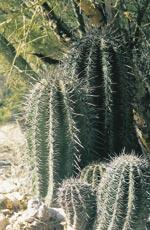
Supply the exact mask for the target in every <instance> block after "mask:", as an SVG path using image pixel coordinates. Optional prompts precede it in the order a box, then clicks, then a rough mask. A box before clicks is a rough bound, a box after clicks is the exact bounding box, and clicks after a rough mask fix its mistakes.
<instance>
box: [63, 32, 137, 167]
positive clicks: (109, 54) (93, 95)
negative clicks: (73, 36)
mask: <svg viewBox="0 0 150 230" xmlns="http://www.w3.org/2000/svg"><path fill="white" fill-rule="evenodd" d="M116 34H117V32H116ZM116 36H117V35H114V33H113V32H112V31H110V30H109V31H106V32H100V31H99V30H94V31H93V32H90V34H88V35H86V36H85V37H84V38H82V39H81V40H80V41H78V42H77V43H76V44H75V45H74V47H73V48H72V51H71V54H70V56H69V58H68V59H67V65H66V67H67V66H68V69H71V71H72V72H73V74H74V75H75V76H77V77H76V78H77V79H78V81H79V82H80V89H79V93H78V95H77V100H78V101H80V105H79V106H80V108H79V106H78V107H77V112H78V111H82V112H81V114H82V115H83V116H82V117H81V119H80V121H79V122H78V124H79V127H80V136H79V137H80V140H81V143H82V145H83V146H84V149H81V152H82V154H81V155H82V156H84V155H85V154H86V158H84V157H83V158H82V157H81V166H82V168H83V167H85V166H86V165H87V164H88V163H89V162H91V161H98V160H102V161H103V160H104V158H105V157H106V156H107V155H108V154H111V153H114V152H115V153H118V154H119V152H120V151H121V149H122V148H123V147H125V148H126V150H127V151H132V149H135V151H136V152H137V153H138V154H141V149H140V146H139V143H138V139H137V137H136V132H135V127H134V123H133V98H134V84H135V82H134V75H133V74H132V69H131V67H130V64H132V63H131V60H130V55H129V54H128V53H127V52H125V45H124V44H123V41H122V40H121V38H119V39H117V38H116ZM113 37H114V38H113ZM119 42H120V43H119ZM120 44H121V45H120ZM68 63H70V64H69V65H68ZM81 89H82V91H81Z"/></svg>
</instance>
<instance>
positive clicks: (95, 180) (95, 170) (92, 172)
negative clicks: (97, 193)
mask: <svg viewBox="0 0 150 230" xmlns="http://www.w3.org/2000/svg"><path fill="white" fill-rule="evenodd" d="M105 171H106V165H105V164H103V163H92V164H90V165H87V166H86V167H85V168H84V169H82V171H81V174H80V179H81V180H82V181H85V182H87V183H89V184H91V186H92V188H93V189H96V188H97V186H98V185H99V183H100V181H101V178H102V176H103V174H104V172H105Z"/></svg>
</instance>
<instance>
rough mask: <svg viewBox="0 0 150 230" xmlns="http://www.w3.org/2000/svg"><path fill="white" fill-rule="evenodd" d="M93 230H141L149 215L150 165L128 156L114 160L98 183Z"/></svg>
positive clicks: (142, 160) (140, 159)
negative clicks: (95, 218) (96, 207)
mask: <svg viewBox="0 0 150 230" xmlns="http://www.w3.org/2000/svg"><path fill="white" fill-rule="evenodd" d="M97 206H98V211H97V221H96V228H95V229H96V230H114V229H122V230H130V229H136V230H144V229H146V228H145V227H146V222H147V220H148V216H149V213H150V165H149V164H148V162H147V161H146V160H144V159H142V158H138V157H136V156H135V155H134V154H133V153H132V154H131V155H125V154H123V155H121V156H119V157H116V158H115V159H114V160H113V161H112V162H111V163H110V165H109V166H108V169H107V171H106V173H105V175H104V177H103V178H102V180H101V183H100V184H99V188H98V192H97Z"/></svg>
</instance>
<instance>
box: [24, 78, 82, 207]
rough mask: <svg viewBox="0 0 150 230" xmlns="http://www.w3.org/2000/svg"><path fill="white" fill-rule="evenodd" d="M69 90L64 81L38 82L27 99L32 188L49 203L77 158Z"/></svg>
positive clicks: (74, 124) (75, 134)
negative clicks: (33, 171)
mask: <svg viewBox="0 0 150 230" xmlns="http://www.w3.org/2000/svg"><path fill="white" fill-rule="evenodd" d="M67 84H69V83H67ZM70 90H71V89H70V88H69V86H68V85H67V86H66V84H65V82H62V81H57V80H51V81H50V82H47V81H46V80H42V81H41V82H39V83H37V84H36V85H35V86H34V88H33V89H32V90H31V93H30V95H29V97H28V99H27V106H26V121H27V122H26V125H27V131H26V134H27V135H26V136H27V142H28V147H29V154H30V156H31V160H32V162H33V168H34V169H35V170H36V175H35V178H34V179H35V183H34V184H35V189H36V190H37V192H38V193H39V196H41V197H45V196H46V195H47V197H48V201H49V203H51V201H52V198H53V195H54V192H55V189H56V188H57V186H58V183H59V182H61V181H62V179H64V178H66V177H70V176H72V175H73V172H74V169H75V165H76V163H77V159H78V151H77V148H78V147H77V146H78V144H79V140H78V137H77V133H78V130H77V127H76V123H75V121H74V116H75V114H74V113H73V102H72V101H71V97H70V94H71V93H70Z"/></svg>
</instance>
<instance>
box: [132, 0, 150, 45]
mask: <svg viewBox="0 0 150 230" xmlns="http://www.w3.org/2000/svg"><path fill="white" fill-rule="evenodd" d="M149 3H150V1H149V0H146V1H145V4H143V6H142V7H141V8H140V9H139V11H138V14H137V20H136V22H137V26H136V29H135V34H134V41H133V44H132V48H133V47H134V46H135V45H136V44H137V42H138V39H139V33H140V26H141V24H142V20H143V18H144V15H145V13H146V10H147V8H148V5H149Z"/></svg>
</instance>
